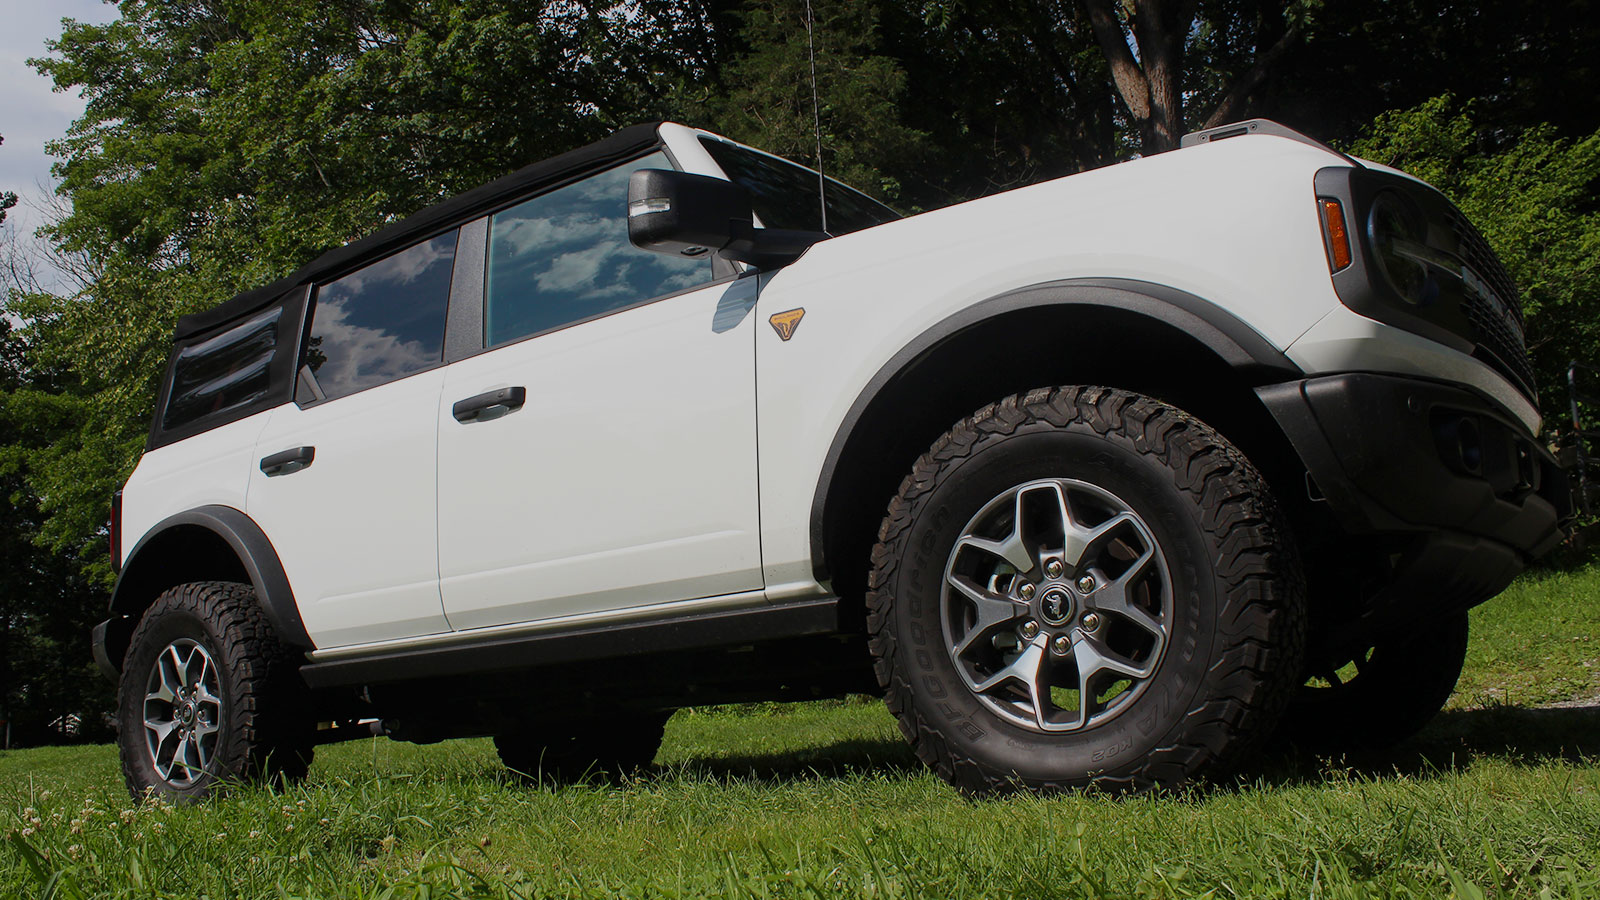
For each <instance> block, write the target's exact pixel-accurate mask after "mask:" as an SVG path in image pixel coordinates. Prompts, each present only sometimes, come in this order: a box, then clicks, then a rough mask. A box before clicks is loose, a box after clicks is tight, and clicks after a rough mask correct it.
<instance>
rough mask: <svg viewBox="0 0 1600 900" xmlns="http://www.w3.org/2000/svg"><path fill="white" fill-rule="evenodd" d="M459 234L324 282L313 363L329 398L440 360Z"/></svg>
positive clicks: (310, 357)
mask: <svg viewBox="0 0 1600 900" xmlns="http://www.w3.org/2000/svg"><path fill="white" fill-rule="evenodd" d="M455 248H456V233H455V232H450V233H448V234H445V235H441V236H439V237H437V238H434V239H433V240H431V241H427V242H424V243H422V244H418V245H417V246H415V247H412V248H410V249H408V250H405V251H402V252H400V253H397V254H395V255H393V256H390V257H388V258H386V259H383V260H381V261H379V262H376V263H373V264H372V265H370V266H368V267H366V268H364V269H361V270H360V271H357V272H353V273H351V274H350V275H346V276H345V277H343V278H341V279H339V280H338V281H335V282H333V283H332V284H328V285H326V286H324V287H323V288H322V289H321V290H320V291H319V292H318V296H317V306H316V311H315V313H314V319H313V329H312V347H311V352H310V353H308V362H309V364H310V365H311V369H312V371H313V372H315V373H316V376H317V383H318V384H319V385H320V386H321V387H322V389H323V390H324V391H325V392H327V394H328V395H329V396H338V395H342V394H348V393H351V392H353V391H358V390H360V389H362V388H365V387H370V386H372V385H374V384H379V383H381V382H384V381H392V380H394V379H396V378H402V377H404V376H406V375H409V374H411V373H412V372H416V371H418V370H419V369H423V368H426V367H428V366H430V365H432V364H433V363H436V362H438V361H439V360H440V358H441V354H442V353H443V349H444V311H445V302H446V300H447V299H448V296H449V292H450V273H451V266H452V264H453V262H454V260H455Z"/></svg>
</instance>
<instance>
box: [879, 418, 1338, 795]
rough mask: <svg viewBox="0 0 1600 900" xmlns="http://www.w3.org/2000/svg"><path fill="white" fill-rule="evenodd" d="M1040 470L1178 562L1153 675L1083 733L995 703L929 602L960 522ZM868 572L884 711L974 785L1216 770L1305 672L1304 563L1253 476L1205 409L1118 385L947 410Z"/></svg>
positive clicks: (1128, 784)
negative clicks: (1107, 497) (1200, 414)
mask: <svg viewBox="0 0 1600 900" xmlns="http://www.w3.org/2000/svg"><path fill="white" fill-rule="evenodd" d="M1039 478H1070V479H1074V480H1077V481H1079V482H1083V483H1088V484H1093V485H1097V486H1099V487H1101V488H1104V489H1106V490H1108V491H1112V492H1114V493H1116V494H1117V495H1118V496H1119V497H1121V498H1124V499H1125V500H1126V501H1127V502H1128V504H1129V506H1130V508H1132V509H1133V510H1135V511H1137V512H1138V513H1139V514H1140V515H1141V516H1143V518H1144V519H1145V520H1146V521H1148V523H1149V527H1150V529H1151V532H1152V534H1153V535H1154V536H1155V537H1156V538H1157V539H1158V543H1159V544H1160V546H1161V547H1162V548H1164V553H1165V556H1166V557H1167V559H1166V564H1167V566H1168V569H1169V571H1170V573H1171V579H1172V586H1173V597H1174V602H1173V607H1174V609H1173V614H1172V616H1173V620H1174V624H1173V633H1172V640H1171V641H1170V643H1169V644H1168V650H1167V652H1166V655H1165V656H1164V657H1163V658H1162V660H1161V662H1160V664H1159V666H1158V667H1157V668H1156V669H1155V670H1154V671H1153V674H1152V675H1151V676H1150V683H1149V685H1148V687H1147V689H1146V690H1145V692H1144V693H1142V694H1140V695H1138V696H1137V697H1135V698H1134V701H1133V705H1132V706H1131V708H1129V709H1128V710H1127V711H1126V712H1125V713H1124V714H1121V715H1119V716H1117V717H1116V718H1114V719H1112V720H1110V721H1108V722H1106V723H1104V724H1102V725H1099V726H1098V727H1089V728H1086V729H1084V730H1081V731H1076V732H1068V733H1043V732H1040V731H1034V730H1029V729H1027V728H1023V727H1019V726H1018V725H1017V724H1016V723H1014V722H1012V721H1009V720H1007V719H1005V718H1002V717H1001V716H998V715H996V714H995V713H994V711H993V710H992V709H991V708H990V707H988V706H985V705H984V704H983V703H982V702H980V701H979V700H978V698H977V697H976V696H975V694H974V693H973V692H972V691H971V690H969V689H968V687H967V685H966V684H965V683H964V682H963V681H962V680H961V678H960V676H958V674H957V672H956V668H955V664H954V663H953V662H952V659H951V654H950V652H948V647H946V646H944V645H943V644H942V643H941V640H942V639H941V638H940V637H939V635H940V634H941V631H940V628H941V626H940V624H939V621H938V620H937V619H936V618H935V617H936V616H937V615H939V613H937V612H936V610H937V609H938V608H939V606H940V603H941V602H942V601H941V599H940V598H941V593H940V591H941V588H942V582H943V581H944V578H945V566H946V559H947V557H948V555H949V554H950V553H951V551H952V547H953V546H954V543H955V540H956V537H957V535H958V533H959V532H960V529H961V528H962V523H963V522H966V521H968V520H969V518H970V517H972V516H974V515H975V514H976V512H977V510H978V509H979V507H980V506H982V505H983V504H984V503H985V502H986V501H988V500H989V498H991V497H993V496H996V495H997V494H998V493H1000V492H1002V491H1004V490H1005V489H1006V488H1008V487H1009V486H1013V485H1017V484H1020V483H1023V482H1027V481H1029V480H1030V479H1039ZM868 589H869V590H868V594H867V606H868V629H869V632H870V637H871V648H872V653H873V655H874V664H875V670H876V674H877V678H878V682H879V684H880V685H881V687H882V688H883V690H884V693H885V700H886V702H887V704H888V707H889V710H890V712H891V713H893V714H894V716H895V718H896V719H897V720H898V723H899V727H900V730H901V732H902V733H903V734H904V735H905V737H906V738H907V740H909V741H910V743H911V745H912V747H913V748H914V750H915V752H916V755H917V756H918V757H919V758H920V759H922V760H923V762H925V763H927V764H928V765H929V766H930V767H931V768H932V769H933V770H934V771H935V772H936V773H938V775H939V776H940V777H941V778H943V779H944V780H946V781H948V782H950V783H951V784H952V785H954V786H956V787H957V788H958V789H960V790H962V791H963V792H965V793H968V794H975V795H982V794H994V793H1000V792H1006V791H1011V790H1016V789H1019V788H1020V789H1028V790H1032V791H1035V792H1050V791H1055V790H1060V789H1070V788H1087V787H1092V788H1096V789H1102V790H1107V791H1111V792H1125V791H1130V790H1147V789H1151V788H1175V787H1178V786H1180V785H1184V784H1186V783H1190V782H1192V781H1194V780H1196V779H1199V778H1201V777H1209V778H1217V777H1220V776H1222V775H1224V774H1226V773H1227V772H1228V771H1230V770H1231V769H1232V768H1233V767H1234V766H1237V765H1239V764H1241V763H1243V762H1244V761H1245V760H1247V759H1248V758H1249V756H1250V754H1251V753H1252V752H1253V751H1254V750H1255V749H1257V748H1258V747H1259V746H1260V745H1261V744H1262V743H1263V741H1264V738H1265V737H1266V736H1267V735H1268V734H1269V733H1270V732H1271V730H1272V728H1273V727H1274V726H1275V725H1276V724H1277V721H1278V718H1279V716H1280V715H1281V714H1282V712H1283V710H1284V708H1285V707H1286V706H1287V705H1288V703H1289V701H1290V699H1291V698H1292V696H1293V695H1294V691H1295V688H1296V687H1297V686H1298V685H1297V681H1298V677H1299V674H1300V672H1301V658H1302V653H1303V648H1304V644H1305V627H1306V625H1305V623H1306V616H1305V585H1304V576H1303V574H1302V570H1301V567H1300V563H1299V559H1298V556H1297V554H1296V552H1295V548H1294V545H1293V544H1292V542H1291V540H1290V537H1289V534H1288V531H1287V529H1286V527H1285V525H1284V523H1283V520H1282V517H1281V514H1280V512H1279V510H1278V507H1277V504H1276V503H1275V501H1274V500H1273V497H1272V494H1271V491H1270V490H1269V489H1268V486H1267V484H1266V483H1265V482H1264V480H1263V479H1262V476H1261V475H1260V473H1259V472H1257V470H1256V469H1255V467H1254V466H1252V465H1251V463H1250V462H1249V461H1248V460H1247V459H1246V458H1245V456H1244V454H1243V453H1241V452H1240V451H1239V450H1238V449H1237V448H1235V447H1234V446H1233V445H1232V444H1230V443H1229V442H1228V441H1227V440H1226V439H1224V438H1223V437H1222V436H1221V435H1220V434H1218V433H1217V432H1216V431H1214V430H1212V429H1211V428H1210V427H1208V426H1207V425H1205V424H1204V423H1203V422H1201V421H1200V420H1199V419H1196V418H1195V417H1193V416H1191V415H1189V414H1187V413H1185V412H1183V411H1181V410H1179V409H1176V408H1174V407H1172V406H1169V405H1167V404H1164V403H1162V402H1160V401H1157V400H1154V399H1151V398H1149V397H1144V396H1140V395H1138V394H1133V393H1129V392H1127V391H1122V390H1115V389H1110V388H1103V387H1078V386H1069V387H1057V388H1041V389H1036V390H1033V391H1030V392H1028V393H1027V394H1025V395H1014V396H1010V397H1007V398H1005V399H1004V400H1001V401H1000V402H998V403H995V404H992V405H990V406H986V407H984V408H983V409H980V410H978V411H977V412H976V413H975V414H973V415H972V416H971V417H969V418H966V419H963V420H962V421H960V422H958V423H956V425H955V427H953V428H952V429H950V431H948V432H947V433H946V434H944V435H943V436H942V437H940V438H939V439H938V440H937V441H935V442H934V444H933V446H932V447H931V448H930V449H929V450H928V451H927V453H925V454H924V455H923V456H922V457H921V458H920V459H918V460H917V461H916V464H915V465H914V467H913V468H912V471H911V473H910V474H909V475H908V476H907V477H906V478H905V480H904V481H903V482H902V483H901V485H900V489H899V492H898V494H897V495H896V496H895V498H894V499H893V501H892V502H891V503H890V504H889V509H888V514H887V516H886V517H885V518H884V520H883V524H882V526H881V527H880V529H879V532H878V544H877V546H876V547H874V549H873V551H872V570H871V574H870V577H869V583H868Z"/></svg>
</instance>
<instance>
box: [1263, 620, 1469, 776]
mask: <svg viewBox="0 0 1600 900" xmlns="http://www.w3.org/2000/svg"><path fill="white" fill-rule="evenodd" d="M1466 658H1467V614H1466V613H1465V612H1459V613H1454V614H1451V615H1449V616H1445V617H1444V618H1442V619H1437V620H1434V621H1432V622H1429V623H1427V624H1426V625H1425V626H1422V627H1418V628H1415V629H1413V630H1410V631H1407V632H1405V633H1401V634H1395V635H1390V636H1388V637H1386V638H1385V639H1383V640H1381V641H1379V642H1378V643H1377V644H1375V645H1374V646H1372V647H1368V648H1366V649H1365V650H1363V651H1362V652H1361V653H1359V654H1357V655H1356V656H1355V657H1354V658H1352V659H1349V660H1346V661H1345V662H1344V664H1343V665H1341V666H1338V667H1332V666H1330V667H1328V668H1327V670H1326V671H1322V672H1316V673H1312V675H1311V677H1309V678H1307V679H1306V682H1305V684H1304V685H1302V686H1301V688H1300V690H1299V692H1298V693H1297V694H1296V695H1295V698H1294V702H1292V703H1291V704H1290V705H1289V711H1288V713H1287V714H1285V716H1284V720H1283V727H1282V733H1283V736H1284V737H1285V738H1286V739H1287V740H1288V741H1290V742H1291V743H1294V744H1296V745H1298V746H1300V747H1302V748H1304V749H1307V750H1311V751H1313V752H1316V753H1348V752H1355V753H1360V752H1374V751H1379V750H1386V749H1388V748H1389V747H1392V746H1394V745H1395V744H1398V743H1400V742H1401V741H1403V740H1405V739H1406V738H1408V737H1411V736H1412V735H1414V734H1416V733H1417V732H1418V731H1420V730H1422V726H1424V725H1426V724H1428V721H1429V720H1431V719H1432V718H1433V717H1434V716H1436V715H1438V714H1439V710H1441V709H1443V708H1444V705H1445V702H1446V701H1448V700H1449V699H1450V694H1451V692H1453V691H1454V690H1455V686H1456V681H1457V680H1458V679H1460V677H1461V668H1462V666H1463V665H1464V664H1465V662H1466Z"/></svg>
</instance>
